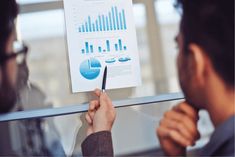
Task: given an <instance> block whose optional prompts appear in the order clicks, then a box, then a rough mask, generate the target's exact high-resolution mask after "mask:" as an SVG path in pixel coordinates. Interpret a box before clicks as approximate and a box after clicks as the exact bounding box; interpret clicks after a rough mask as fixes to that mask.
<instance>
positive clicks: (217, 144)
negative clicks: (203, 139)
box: [200, 116, 235, 156]
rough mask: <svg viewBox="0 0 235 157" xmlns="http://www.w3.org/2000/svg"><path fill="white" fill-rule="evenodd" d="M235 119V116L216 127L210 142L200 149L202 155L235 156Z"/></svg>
mask: <svg viewBox="0 0 235 157" xmlns="http://www.w3.org/2000/svg"><path fill="white" fill-rule="evenodd" d="M234 121H235V116H233V117H231V118H229V119H228V120H227V121H225V122H224V123H222V124H221V125H219V126H218V127H216V128H215V131H214V133H213V134H212V136H211V139H210V141H209V143H208V144H207V145H206V146H205V147H203V148H202V150H201V151H200V156H235V153H234Z"/></svg>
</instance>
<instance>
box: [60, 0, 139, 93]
mask: <svg viewBox="0 0 235 157" xmlns="http://www.w3.org/2000/svg"><path fill="white" fill-rule="evenodd" d="M64 9H65V19H66V28H67V41H68V52H69V62H70V73H71V81H72V91H73V93H76V92H86V91H93V90H94V89H95V88H101V86H102V79H103V72H104V68H105V66H107V67H108V71H107V83H106V88H107V89H116V88H126V87H135V86H138V85H140V84H141V74H140V63H139V54H138V48H137V39H136V29H135V22H134V15H133V8H132V0H64Z"/></svg>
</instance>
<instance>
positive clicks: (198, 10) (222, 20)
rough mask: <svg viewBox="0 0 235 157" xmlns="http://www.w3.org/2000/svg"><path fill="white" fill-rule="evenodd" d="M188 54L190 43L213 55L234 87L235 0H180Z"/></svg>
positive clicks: (210, 55) (217, 65)
mask: <svg viewBox="0 0 235 157" xmlns="http://www.w3.org/2000/svg"><path fill="white" fill-rule="evenodd" d="M176 7H177V9H180V11H181V13H182V21H181V26H180V29H181V33H182V35H183V38H184V51H185V54H186V55H187V53H188V52H189V51H188V47H189V44H190V43H196V44H197V45H199V46H200V47H201V48H202V49H203V50H204V52H205V53H206V54H207V56H209V57H210V59H211V61H212V64H213V66H214V69H215V71H216V72H217V73H218V75H219V76H220V77H221V78H222V79H223V80H224V82H225V83H226V84H227V85H228V86H229V87H232V88H234V0H176Z"/></svg>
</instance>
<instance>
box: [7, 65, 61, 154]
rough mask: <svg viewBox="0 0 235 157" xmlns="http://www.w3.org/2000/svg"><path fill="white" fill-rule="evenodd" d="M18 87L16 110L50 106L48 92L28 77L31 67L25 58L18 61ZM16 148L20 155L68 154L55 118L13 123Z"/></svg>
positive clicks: (13, 137)
mask: <svg viewBox="0 0 235 157" xmlns="http://www.w3.org/2000/svg"><path fill="white" fill-rule="evenodd" d="M18 68H19V72H18V84H17V88H18V90H19V91H20V95H19V96H18V102H17V105H16V108H15V110H17V111H23V110H29V109H35V108H40V107H41V106H42V105H43V106H45V107H51V106H52V105H51V104H49V103H47V102H46V95H45V94H44V93H43V92H42V91H41V90H40V89H39V88H38V87H37V86H36V85H34V84H32V83H30V82H29V81H28V78H29V69H28V66H27V62H26V60H25V61H24V62H23V63H22V64H20V65H19V67H18ZM10 130H11V132H12V135H11V140H12V141H13V148H12V149H13V151H14V152H15V154H16V155H21V156H52V157H57V156H65V153H64V150H63V147H62V145H61V143H60V137H59V134H58V132H57V131H56V129H55V126H54V123H53V122H52V119H50V120H43V119H30V120H23V121H18V122H11V123H10Z"/></svg>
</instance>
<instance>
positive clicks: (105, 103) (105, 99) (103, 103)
mask: <svg viewBox="0 0 235 157" xmlns="http://www.w3.org/2000/svg"><path fill="white" fill-rule="evenodd" d="M110 106H112V102H111V100H110V98H109V96H108V95H107V94H106V93H105V92H104V93H101V95H100V107H101V108H109V107H110Z"/></svg>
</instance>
